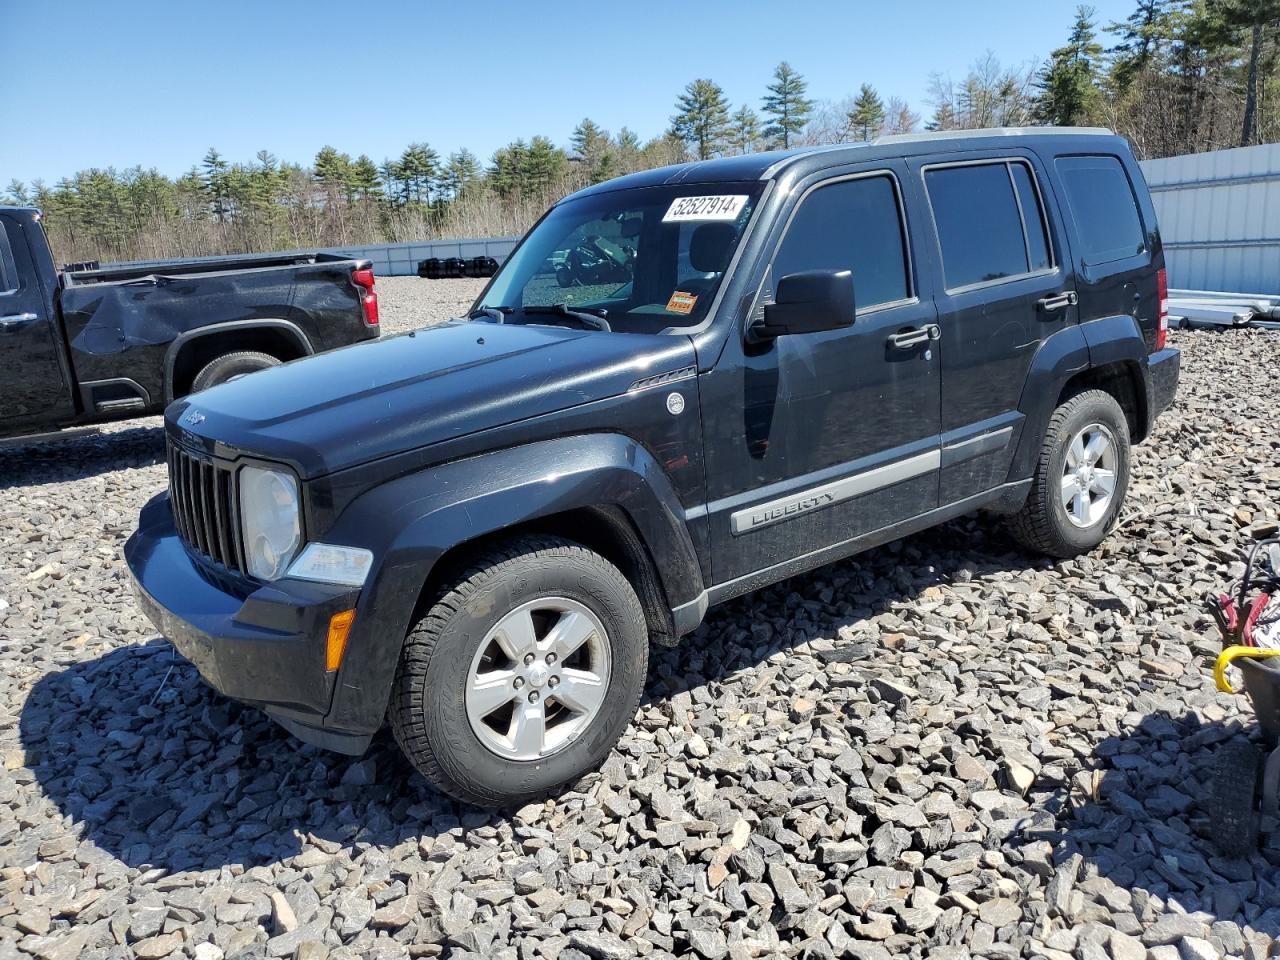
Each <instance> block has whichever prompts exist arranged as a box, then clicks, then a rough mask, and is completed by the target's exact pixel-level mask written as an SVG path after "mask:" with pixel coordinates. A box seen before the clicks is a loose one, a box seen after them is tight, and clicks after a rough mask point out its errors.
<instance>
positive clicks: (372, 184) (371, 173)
mask: <svg viewBox="0 0 1280 960" xmlns="http://www.w3.org/2000/svg"><path fill="white" fill-rule="evenodd" d="M349 182H350V184H351V189H352V191H353V192H354V193H355V195H356V196H358V197H360V198H361V199H363V200H371V199H373V196H374V195H375V194H376V193H377V192H378V187H379V186H381V178H380V177H379V176H378V168H377V166H376V165H375V164H374V162H373V161H372V160H370V159H369V158H368V156H366V155H365V154H363V153H362V154H360V156H358V157H356V159H355V160H354V162H352V164H351V171H350V175H349Z"/></svg>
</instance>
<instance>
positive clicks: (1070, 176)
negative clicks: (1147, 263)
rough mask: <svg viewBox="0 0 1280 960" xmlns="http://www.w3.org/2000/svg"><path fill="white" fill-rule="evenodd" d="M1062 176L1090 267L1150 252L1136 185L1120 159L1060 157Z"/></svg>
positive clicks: (1058, 161) (1072, 215) (1082, 249)
mask: <svg viewBox="0 0 1280 960" xmlns="http://www.w3.org/2000/svg"><path fill="white" fill-rule="evenodd" d="M1056 165H1057V167H1058V176H1059V177H1061V178H1062V185H1063V188H1064V189H1065V190H1066V194H1067V206H1068V208H1070V210H1071V219H1072V220H1073V221H1074V222H1075V225H1076V235H1077V236H1078V237H1079V238H1080V246H1081V257H1082V258H1083V260H1084V262H1085V263H1086V264H1098V263H1110V262H1111V261H1113V260H1123V259H1125V258H1126V257H1132V256H1136V255H1137V254H1140V253H1142V252H1143V250H1145V249H1146V245H1145V242H1144V238H1143V232H1142V219H1141V218H1140V217H1139V216H1138V201H1137V198H1136V197H1134V195H1133V185H1132V184H1130V183H1129V177H1128V175H1127V174H1126V173H1125V172H1124V167H1123V166H1122V165H1121V163H1120V161H1119V159H1118V158H1116V157H1059V158H1058V159H1057V161H1056Z"/></svg>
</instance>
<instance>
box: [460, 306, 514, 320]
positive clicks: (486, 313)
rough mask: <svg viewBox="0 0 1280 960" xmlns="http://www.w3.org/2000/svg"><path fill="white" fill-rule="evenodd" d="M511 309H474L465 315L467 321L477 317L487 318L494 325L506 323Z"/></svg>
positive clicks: (483, 307)
mask: <svg viewBox="0 0 1280 960" xmlns="http://www.w3.org/2000/svg"><path fill="white" fill-rule="evenodd" d="M513 309H514V308H513V307H488V306H481V307H476V308H475V309H474V310H472V311H471V312H470V313H468V314H467V319H468V320H474V319H476V318H477V317H488V318H489V319H490V320H492V321H493V322H494V323H506V322H507V314H508V313H511V312H512V310H513Z"/></svg>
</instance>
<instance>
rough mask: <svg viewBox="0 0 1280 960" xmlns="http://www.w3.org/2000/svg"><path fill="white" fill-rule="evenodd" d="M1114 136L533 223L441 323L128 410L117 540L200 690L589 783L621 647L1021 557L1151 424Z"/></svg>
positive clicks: (1079, 519)
mask: <svg viewBox="0 0 1280 960" xmlns="http://www.w3.org/2000/svg"><path fill="white" fill-rule="evenodd" d="M1163 265H1164V257H1163V254H1162V252H1161V245H1160V234H1159V232H1158V230H1157V227H1156V218H1155V213H1154V211H1153V209H1152V205H1151V199H1150V197H1149V196H1148V193H1147V189H1146V186H1145V185H1144V183H1143V179H1142V174H1141V173H1140V172H1139V169H1138V166H1137V164H1136V162H1135V161H1134V158H1133V155H1132V152H1131V151H1130V149H1129V147H1128V145H1127V144H1126V143H1125V141H1124V140H1122V139H1120V138H1118V137H1115V136H1112V135H1110V134H1109V133H1107V132H1106V131H1098V130H1063V129H1050V128H1043V129H1037V130H986V131H968V132H964V133H952V134H945V135H937V134H922V135H908V136H903V137H886V138H882V139H880V140H878V141H874V142H872V143H867V144H858V145H844V146H836V147H823V148H816V149H805V150H796V151H791V152H785V153H764V154H756V155H751V156H743V157H730V158H725V159H720V160H711V161H707V162H700V163H690V164H685V165H682V166H676V167H669V168H666V169H661V170H651V171H648V172H645V173H639V174H635V175H633V176H628V177H623V178H621V179H618V180H614V181H610V182H608V183H603V184H600V185H598V186H594V187H591V188H589V189H587V190H583V191H581V192H579V193H576V194H574V195H573V196H570V197H567V198H566V199H564V200H563V201H561V202H560V203H558V204H556V205H555V206H554V207H553V208H552V209H551V210H549V211H548V212H547V213H546V214H545V215H544V216H543V217H542V219H541V220H539V222H538V223H537V224H536V225H535V226H534V227H533V228H532V229H531V230H530V231H529V233H528V234H527V235H526V236H525V238H524V239H523V241H522V242H521V243H520V245H519V247H518V248H517V249H516V250H515V252H514V253H512V255H511V257H510V258H509V259H508V260H507V262H506V263H505V264H504V265H503V267H502V269H501V271H500V272H499V273H498V274H497V275H496V276H495V277H494V278H493V279H492V281H491V282H490V283H489V285H488V287H487V288H486V289H485V291H484V293H483V294H482V295H481V296H480V298H479V300H478V301H477V302H476V304H475V307H474V309H473V310H472V312H471V314H470V318H469V319H468V320H458V321H454V322H450V323H447V324H445V325H443V326H439V327H435V328H432V329H428V330H421V331H417V332H415V333H410V334H406V335H401V336H397V337H389V338H386V339H383V340H381V341H380V342H375V343H368V344H362V345H359V346H355V347H350V348H347V349H343V350H339V351H336V352H333V353H329V354H325V355H321V356H316V357H313V358H309V359H305V360H300V361H297V362H294V363H289V364H286V365H284V366H280V367H276V368H273V369H270V370H265V371H262V372H259V373H254V374H251V375H249V376H247V377H244V378H243V379H240V380H238V381H235V382H232V383H228V384H225V385H223V386H218V387H215V388H213V389H211V390H209V391H206V392H204V393H201V394H198V395H196V396H193V397H190V398H185V399H182V400H178V401H176V402H175V403H173V404H172V405H171V406H170V407H169V408H168V411H167V413H166V418H165V425H166V431H167V436H168V446H169V489H168V492H167V493H163V494H161V495H159V496H157V497H156V498H155V499H153V500H152V501H151V502H150V503H148V504H147V506H146V507H145V508H144V509H143V511H142V515H141V518H140V521H139V529H138V531H137V532H136V533H135V534H134V536H133V537H132V538H131V539H130V541H129V543H128V545H127V547H126V553H127V557H128V563H129V567H130V569H131V571H132V573H133V577H134V579H135V581H136V584H137V589H138V595H139V598H140V601H141V603H142V605H143V607H144V608H145V610H146V611H147V613H148V615H149V616H150V617H151V619H152V620H153V621H154V622H155V624H156V626H157V627H158V628H159V629H160V631H161V632H163V633H164V634H165V635H166V636H168V637H169V638H171V639H172V641H173V642H174V644H175V645H176V646H177V648H178V649H179V650H180V651H181V652H182V653H183V654H184V655H185V656H186V657H188V658H189V659H190V660H191V661H192V662H193V663H194V664H195V666H196V667H197V668H198V669H199V671H200V673H201V674H202V675H203V676H204V677H205V679H206V680H207V681H208V682H209V683H210V684H212V685H213V686H214V687H215V688H217V689H218V690H220V691H222V692H223V693H224V694H226V695H227V696H229V697H233V698H236V699H238V700H242V701H245V702H247V703H250V704H254V705H257V706H258V707H260V708H261V709H263V710H265V711H266V712H267V713H268V714H269V715H270V716H272V717H273V718H275V719H276V720H277V721H279V722H280V723H281V724H283V725H284V726H285V727H286V728H288V729H289V730H290V731H292V732H293V733H295V734H296V735H297V736H298V737H300V738H301V739H303V740H305V741H307V742H309V743H313V744H318V745H321V746H323V747H327V748H331V749H334V750H339V751H343V752H347V753H352V754H359V753H360V752H362V751H363V750H365V749H366V747H367V746H368V744H369V742H370V740H371V738H372V737H373V735H374V734H375V733H376V732H377V731H378V729H379V727H380V726H381V725H382V724H383V722H384V720H386V719H387V718H388V717H389V719H390V722H391V726H392V728H393V730H394V732H395V736H396V739H397V740H398V741H399V743H400V745H401V747H402V748H403V750H404V752H405V753H406V754H407V755H408V757H409V759H410V760H411V761H412V762H413V764H414V765H415V766H416V767H417V769H418V770H420V771H421V772H422V773H423V774H424V775H425V776H426V777H427V778H428V779H430V780H431V781H432V782H434V783H435V784H437V785H438V786H439V787H440V788H441V789H443V790H445V791H447V792H449V793H450V794H453V795H454V796H456V797H459V798H462V799H463V800H466V801H470V802H474V803H478V804H485V805H500V804H506V803H512V802H518V801H522V800H525V799H527V798H531V797H535V796H537V795H539V794H543V793H545V792H546V791H548V790H550V789H552V788H555V787H557V786H559V785H562V784H564V783H566V782H569V781H571V780H574V779H575V778H577V777H579V776H580V775H581V774H583V773H584V772H585V771H587V770H589V769H591V768H592V767H594V766H595V765H597V764H599V763H600V762H601V760H602V759H603V758H604V757H605V756H606V755H607V753H608V752H609V750H610V749H611V747H612V745H613V744H614V742H615V741H616V740H617V738H618V737H619V736H620V735H621V733H622V731H623V730H624V729H625V727H626V725H627V723H628V721H629V720H630V719H631V718H632V716H633V715H634V712H635V709H636V705H637V703H638V700H639V697H640V694H641V690H642V687H643V685H644V682H645V671H646V664H647V657H648V645H649V642H650V640H651V639H652V640H655V641H657V642H659V643H675V642H677V640H678V638H680V637H681V636H682V635H684V634H687V633H689V632H690V631H692V630H693V629H694V628H695V627H697V626H698V624H699V623H700V622H701V621H702V619H703V616H704V615H705V613H706V611H707V608H708V607H709V606H710V605H711V604H714V603H718V602H720V601H723V600H726V599H728V598H730V597H734V596H737V595H740V594H743V593H746V592H748V591H751V590H755V589H757V588H759V587H762V586H764V585H766V584H769V583H772V582H775V581H778V580H782V579H784V578H786V577H790V576H792V575H794V574H797V573H800V572H802V571H805V570H809V569H811V568H813V567H817V566H819V565H821V564H825V563H828V562H830V561H833V560H836V559H838V558H841V557H846V556H849V555H850V554H853V553H855V552H857V551H859V550H864V549H866V548H868V547H871V546H874V545H876V544H881V543H884V542H886V541H888V540H892V539H894V538H897V537H902V536H904V535H906V534H909V533H912V532H913V531H917V530H921V529H923V528H925V527H928V526H931V525H933V524H937V523H941V522H943V521H945V520H948V519H950V518H953V517H956V516H958V515H960V514H963V513H966V512H969V511H972V510H976V509H979V508H984V509H986V510H990V511H995V512H1001V513H1007V514H1010V515H1011V525H1012V529H1013V531H1014V533H1015V534H1016V535H1017V537H1018V538H1019V539H1020V540H1021V542H1023V543H1024V544H1026V545H1027V547H1029V548H1030V549H1032V550H1035V551H1041V552H1043V553H1046V554H1050V555H1053V556H1057V557H1067V556H1071V555H1073V554H1078V553H1080V552H1083V551H1087V550H1089V549H1091V548H1092V547H1094V546H1095V545H1096V544H1098V543H1099V541H1101V540H1102V539H1103V537H1104V536H1106V534H1107V532H1108V530H1109V528H1110V527H1111V526H1112V524H1113V522H1114V521H1115V519H1116V516H1117V513H1118V512H1119V510H1120V507H1121V504H1122V502H1123V499H1124V495H1125V487H1126V484H1127V482H1128V479H1129V470H1130V457H1131V455H1132V453H1131V445H1132V444H1135V443H1138V442H1140V441H1142V440H1143V439H1144V438H1145V437H1146V436H1147V435H1148V433H1149V432H1150V431H1151V429H1152V424H1153V422H1154V420H1155V418H1156V416H1157V415H1158V414H1159V413H1160V412H1161V411H1162V410H1163V409H1164V408H1165V407H1166V406H1167V405H1168V404H1169V402H1170V400H1171V399H1172V397H1173V395H1174V392H1175V389H1176V386H1177V381H1178V363H1179V354H1178V352H1177V351H1176V350H1173V349H1169V348H1166V346H1165V327H1166V323H1165V314H1164V297H1165V273H1164V269H1163Z"/></svg>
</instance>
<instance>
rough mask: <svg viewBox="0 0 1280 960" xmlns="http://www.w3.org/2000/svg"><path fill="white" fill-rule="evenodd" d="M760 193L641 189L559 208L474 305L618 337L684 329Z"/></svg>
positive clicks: (754, 185) (720, 187) (728, 187)
mask: <svg viewBox="0 0 1280 960" xmlns="http://www.w3.org/2000/svg"><path fill="white" fill-rule="evenodd" d="M761 189H762V184H761V183H760V182H758V181H755V182H750V183H741V184H734V183H728V184H726V183H716V184H689V185H685V186H682V187H667V186H664V187H644V188H635V189H630V190H616V191H610V192H606V193H599V194H594V195H589V196H585V197H580V198H577V199H573V198H571V199H569V200H566V201H564V202H563V203H561V204H559V205H558V206H557V207H555V208H554V209H553V210H552V211H551V212H550V213H548V214H547V216H546V217H544V218H543V219H542V221H541V222H539V223H538V225H537V226H536V227H534V228H533V230H532V231H531V232H530V234H529V235H528V237H526V238H525V240H524V242H523V243H521V245H520V247H519V248H518V249H517V250H516V252H515V253H514V254H512V256H511V257H510V258H509V259H508V260H507V262H506V263H505V264H503V267H502V269H501V270H500V271H499V272H498V275H497V276H496V277H494V279H493V283H492V285H491V286H490V287H489V289H488V290H487V291H486V293H485V295H484V298H483V305H484V306H487V307H494V308H501V309H502V310H503V311H504V312H505V313H508V315H509V317H510V319H509V320H508V321H507V322H515V323H541V322H546V317H547V311H548V309H549V308H552V307H557V306H558V305H561V304H562V305H564V307H565V308H567V309H569V310H579V311H586V312H591V313H593V314H596V315H598V316H602V317H604V318H605V319H606V320H607V321H608V323H609V325H610V326H611V327H612V329H613V330H615V331H617V332H620V333H656V332H660V331H662V330H665V329H667V328H685V327H690V326H693V325H696V324H698V323H700V322H701V321H702V320H703V319H705V318H706V316H707V312H708V310H709V309H710V307H711V302H712V301H713V300H714V299H715V295H716V291H717V290H718V289H719V287H720V284H721V282H722V281H723V280H724V277H725V273H726V271H727V270H728V268H729V263H730V261H731V260H732V259H733V255H734V252H735V251H736V250H737V247H738V243H739V241H740V240H741V239H742V236H743V234H744V233H745V231H746V228H747V224H748V222H749V221H750V219H751V214H752V212H753V211H754V209H755V205H756V201H757V200H758V199H759V197H760V192H761Z"/></svg>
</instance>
